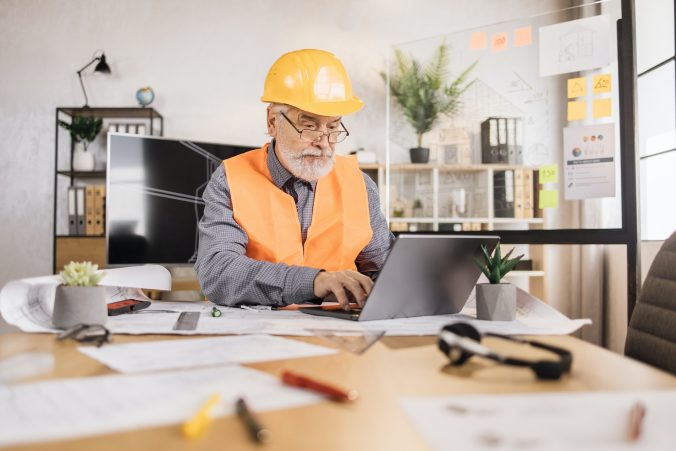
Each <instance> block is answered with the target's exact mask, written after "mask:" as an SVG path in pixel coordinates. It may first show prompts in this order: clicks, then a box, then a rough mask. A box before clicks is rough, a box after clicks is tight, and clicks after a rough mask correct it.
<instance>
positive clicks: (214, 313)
mask: <svg viewBox="0 0 676 451" xmlns="http://www.w3.org/2000/svg"><path fill="white" fill-rule="evenodd" d="M222 314H223V313H222V312H221V311H220V310H218V309H217V308H216V307H214V308H213V309H211V316H213V317H215V318H218V317H219V316H221V315H222Z"/></svg>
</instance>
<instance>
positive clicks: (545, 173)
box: [538, 164, 559, 183]
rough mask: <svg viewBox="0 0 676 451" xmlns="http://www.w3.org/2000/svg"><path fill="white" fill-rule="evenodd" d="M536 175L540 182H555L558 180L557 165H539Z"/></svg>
mask: <svg viewBox="0 0 676 451" xmlns="http://www.w3.org/2000/svg"><path fill="white" fill-rule="evenodd" d="M538 175H539V177H538V179H539V181H540V183H556V182H558V181H559V165H558V164H545V165H543V166H540V173H539V174H538Z"/></svg>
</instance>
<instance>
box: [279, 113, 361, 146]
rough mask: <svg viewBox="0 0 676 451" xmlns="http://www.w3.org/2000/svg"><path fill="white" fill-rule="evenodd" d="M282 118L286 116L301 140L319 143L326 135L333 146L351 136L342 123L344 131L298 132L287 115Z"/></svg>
mask: <svg viewBox="0 0 676 451" xmlns="http://www.w3.org/2000/svg"><path fill="white" fill-rule="evenodd" d="M281 114H282V116H284V119H286V120H287V122H288V123H289V124H291V126H292V127H293V129H294V130H296V131H297V132H298V134H299V135H300V139H302V140H304V141H307V142H311V143H314V142H318V141H321V139H322V138H323V137H324V135H326V136H328V137H329V142H330V143H331V144H336V143H339V142H342V141H345V138H347V137H348V136H349V135H350V132H348V131H347V128H345V125H343V123H342V122H341V123H340V126H341V127H343V129H342V130H335V131H332V132H327V133H324V132H323V131H321V130H311V129H309V128H304V129H303V130H298V129H297V128H296V126H295V125H293V122H291V119H289V118H288V117H287V116H286V114H284V113H281Z"/></svg>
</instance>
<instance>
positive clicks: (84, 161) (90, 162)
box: [73, 143, 96, 171]
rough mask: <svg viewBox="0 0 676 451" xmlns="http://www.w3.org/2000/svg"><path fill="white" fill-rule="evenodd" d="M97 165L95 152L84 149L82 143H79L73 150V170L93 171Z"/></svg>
mask: <svg viewBox="0 0 676 451" xmlns="http://www.w3.org/2000/svg"><path fill="white" fill-rule="evenodd" d="M95 166H96V161H95V159H94V152H92V151H91V150H84V146H82V143H77V144H76V145H75V150H74V151H73V171H93V170H94V167H95Z"/></svg>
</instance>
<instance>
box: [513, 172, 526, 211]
mask: <svg viewBox="0 0 676 451" xmlns="http://www.w3.org/2000/svg"><path fill="white" fill-rule="evenodd" d="M514 217H515V218H525V213H524V170H523V169H515V170H514Z"/></svg>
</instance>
